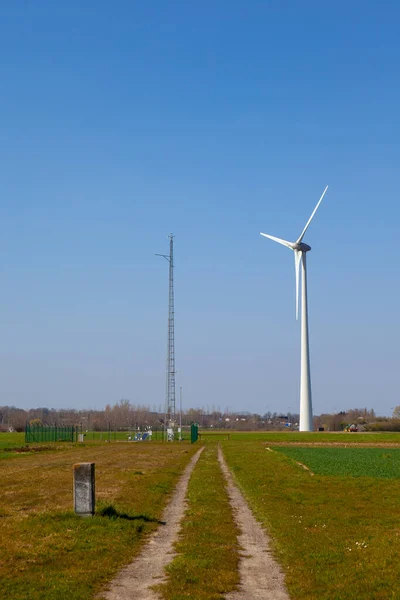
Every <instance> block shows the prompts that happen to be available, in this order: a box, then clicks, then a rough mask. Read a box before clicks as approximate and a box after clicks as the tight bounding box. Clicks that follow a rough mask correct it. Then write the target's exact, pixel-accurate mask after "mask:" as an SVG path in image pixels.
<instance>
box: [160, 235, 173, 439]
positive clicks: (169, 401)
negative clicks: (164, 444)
mask: <svg viewBox="0 0 400 600" xmlns="http://www.w3.org/2000/svg"><path fill="white" fill-rule="evenodd" d="M168 238H169V255H168V254H156V256H162V257H163V258H165V260H167V261H168V263H169V289H168V344H167V368H166V392H165V421H166V422H165V426H166V427H167V428H169V429H173V428H174V426H175V374H176V371H175V308H174V235H173V234H172V233H170V235H169V236H168Z"/></svg>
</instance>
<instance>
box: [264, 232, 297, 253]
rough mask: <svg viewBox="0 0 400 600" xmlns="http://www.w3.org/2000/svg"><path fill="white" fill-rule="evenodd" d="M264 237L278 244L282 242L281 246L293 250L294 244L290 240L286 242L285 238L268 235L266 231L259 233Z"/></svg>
mask: <svg viewBox="0 0 400 600" xmlns="http://www.w3.org/2000/svg"><path fill="white" fill-rule="evenodd" d="M260 235H263V236H264V237H266V238H268V239H270V240H273V241H274V242H278V244H282V246H286V248H290V249H291V250H293V246H294V244H293V243H292V242H287V241H286V240H281V238H277V237H274V236H273V235H268V234H267V233H260Z"/></svg>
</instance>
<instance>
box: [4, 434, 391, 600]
mask: <svg viewBox="0 0 400 600" xmlns="http://www.w3.org/2000/svg"><path fill="white" fill-rule="evenodd" d="M399 442H400V436H399V434H375V433H374V434H348V433H344V434H328V433H326V434H325V433H314V434H299V433H293V432H292V433H291V432H287V433H286V432H284V433H262V434H261V433H258V432H257V433H232V432H231V435H230V440H226V439H225V437H224V436H216V437H213V436H204V443H205V445H206V450H205V453H203V455H204V456H203V457H202V458H201V459H200V461H199V463H198V465H197V467H196V469H195V471H194V473H193V475H192V479H191V481H190V483H189V493H188V500H189V504H188V508H187V513H186V518H185V521H184V524H183V528H182V532H181V533H182V535H181V538H180V540H179V542H178V545H177V550H178V552H179V557H178V558H177V559H176V560H175V561H174V562H173V563H172V564H171V565H170V567H169V569H168V572H169V574H170V579H169V581H168V582H167V583H166V584H165V585H164V586H162V588H161V591H162V594H163V597H164V598H165V600H178V599H179V598H199V599H200V598H201V600H215V599H216V598H218V597H221V598H222V597H223V595H222V590H223V589H230V586H232V585H234V582H235V577H236V572H235V569H236V564H237V550H236V548H237V546H236V544H237V542H236V535H237V530H236V526H235V524H234V522H233V520H232V515H231V514H230V511H229V506H228V504H227V500H226V493H225V488H224V486H223V483H222V478H221V473H220V471H219V467H218V465H217V463H216V458H215V456H216V454H215V453H216V448H217V445H218V444H220V445H221V447H222V449H223V452H224V454H225V456H226V459H227V462H228V464H229V465H230V468H231V470H232V472H233V475H234V477H235V479H236V482H237V483H238V485H239V486H240V488H241V489H242V491H243V493H244V495H245V496H246V498H247V499H248V502H249V504H250V506H251V507H252V509H253V512H254V513H255V515H256V516H257V518H258V519H259V520H260V522H261V523H262V524H263V525H264V526H265V527H266V528H267V530H268V532H269V533H270V535H271V536H272V545H273V549H274V553H275V555H276V557H277V559H278V561H279V562H280V564H281V565H282V566H283V569H284V571H285V574H286V582H287V586H288V589H289V592H290V595H291V598H293V600H356V599H357V600H375V599H376V600H383V599H391V600H393V599H400V560H399V550H398V548H399V543H400V525H399V523H400V477H399V475H400V469H399V465H400V448H397V447H394V446H395V445H396V444H398V443H399ZM366 444H367V445H366ZM24 445H25V444H24V437H23V434H0V457H2V456H6V457H7V459H6V460H1V461H0V469H1V481H2V485H1V488H0V526H1V536H0V581H1V584H2V587H1V594H2V595H4V597H8V598H12V600H25V599H26V598H29V599H32V600H55V599H57V600H60V598H61V599H62V598H64V597H65V598H67V597H68V598H69V599H71V600H89V599H91V600H93V599H94V597H95V595H96V593H97V592H98V591H99V590H100V589H101V587H102V585H103V584H104V583H106V582H107V581H109V580H110V579H111V578H112V577H113V575H114V574H115V573H116V572H117V571H118V569H119V568H120V567H121V566H122V565H124V564H127V563H129V562H130V560H131V559H132V557H133V556H134V555H135V554H137V553H138V552H139V550H140V547H141V544H142V543H143V539H144V536H145V535H147V534H148V533H150V532H151V531H152V530H153V529H154V528H155V527H157V526H158V519H160V517H161V514H162V508H163V506H164V504H165V502H166V500H167V498H168V495H169V494H170V492H171V490H172V488H173V486H174V484H175V482H176V481H177V478H178V477H179V474H180V473H181V472H182V471H183V469H184V467H185V465H186V464H187V463H188V461H189V459H190V457H191V455H192V454H193V452H194V451H195V450H196V449H197V447H198V444H197V445H196V444H195V445H193V446H191V445H190V444H188V443H186V442H183V443H173V444H167V443H161V442H148V443H147V442H144V443H136V444H135V443H121V442H119V443H118V441H116V443H105V442H104V441H103V442H102V441H101V440H99V439H97V440H96V439H95V440H93V441H91V440H90V439H89V440H86V441H85V444H68V443H60V444H55V445H49V446H47V445H43V448H44V450H43V451H41V452H40V451H37V449H36V451H34V452H28V453H20V454H15V453H14V452H10V451H7V448H10V447H12V448H16V447H18V446H24ZM373 445H376V447H373ZM266 446H268V447H269V448H270V449H271V450H272V451H268V450H267V449H266ZM83 461H89V462H92V461H93V462H95V463H96V496H97V499H98V503H97V510H96V516H95V517H94V518H92V519H81V518H78V517H76V516H75V515H74V513H73V511H72V465H73V464H74V463H76V462H83ZM299 462H300V463H303V464H304V465H306V466H307V467H308V468H309V469H310V470H311V472H312V473H313V474H311V473H310V471H306V470H304V469H303V468H301V466H299V464H298V463H299ZM110 507H111V508H110ZM107 508H108V510H106V511H105V513H106V514H108V515H109V516H108V517H106V516H102V511H103V509H107ZM216 531H218V535H215V532H216ZM227 553H228V554H227ZM228 555H229V559H228ZM222 574H223V576H222ZM220 575H221V578H222V579H221V582H223V585H222V583H221V585H222V587H218V585H219V584H218V581H219V579H218V578H219V576H220ZM177 581H179V586H177ZM218 594H219V595H218Z"/></svg>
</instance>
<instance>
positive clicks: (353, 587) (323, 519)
mask: <svg viewBox="0 0 400 600" xmlns="http://www.w3.org/2000/svg"><path fill="white" fill-rule="evenodd" d="M356 437H357V436H354V438H356ZM354 438H353V439H354ZM223 449H224V452H225V455H226V457H227V460H228V463H229V465H230V467H231V469H232V470H233V473H234V475H235V478H236V480H237V482H238V484H239V486H240V487H241V489H242V491H243V492H244V494H245V495H246V497H247V499H248V501H249V504H250V505H251V507H252V508H253V511H254V512H255V514H256V516H257V518H258V519H259V520H260V521H261V523H262V524H263V525H264V526H265V527H266V528H267V529H268V531H269V532H270V533H271V535H272V538H273V547H274V551H275V554H276V557H277V559H278V561H279V562H280V563H281V564H282V565H283V567H284V569H285V572H286V582H287V585H288V589H289V592H290V594H291V597H292V598H293V599H296V600H342V599H345V600H353V599H354V600H356V599H357V600H360V599H365V600H372V599H393V598H400V562H399V550H398V548H399V537H400V526H399V522H400V480H399V478H398V477H396V476H395V477H393V478H384V477H382V476H378V477H376V476H371V472H372V471H374V470H373V469H369V465H368V463H367V461H364V462H363V470H364V474H363V475H360V474H359V473H358V476H357V478H355V477H354V476H353V475H354V470H355V469H356V468H357V459H356V454H354V455H353V459H349V460H347V458H348V457H349V456H351V453H352V452H356V453H360V452H366V451H367V452H368V451H369V450H373V452H372V453H371V454H370V455H371V456H375V458H376V457H377V456H379V455H380V454H382V449H381V448H379V449H378V451H377V452H375V454H374V450H375V449H370V448H352V447H351V448H332V447H329V448H319V447H315V448H305V449H304V448H303V449H302V448H298V447H297V446H296V447H295V448H293V447H284V448H281V447H279V448H278V447H277V448H276V450H278V451H272V452H269V451H267V450H266V448H265V444H260V443H258V444H255V443H249V442H244V443H242V444H237V443H234V442H226V443H225V444H224V446H223ZM321 450H324V452H325V451H327V452H328V455H329V456H330V457H332V456H334V452H335V451H337V450H339V451H342V450H344V451H345V452H344V453H342V452H340V456H341V457H342V465H346V463H347V464H348V465H352V469H353V473H351V475H352V476H351V477H349V476H348V475H349V474H350V473H347V474H343V473H340V475H339V474H332V473H331V471H332V470H333V467H332V466H331V467H330V468H328V467H327V466H325V465H324V459H323V457H324V456H326V454H324V453H323V452H321ZM306 451H307V452H306ZM392 452H393V450H386V449H385V454H389V453H390V454H391V453H392ZM314 453H315V454H314ZM346 453H347V458H346ZM288 455H290V457H289V456H288ZM300 456H301V457H302V458H303V460H301V461H300V462H305V463H306V464H307V466H309V467H310V468H311V469H312V468H313V467H314V468H315V470H316V471H318V468H320V469H321V470H325V474H323V475H319V474H316V475H314V476H312V475H311V474H310V472H308V471H305V470H303V469H302V468H300V467H299V466H298V465H297V463H296V462H295V461H296V460H299V457H300ZM366 456H367V455H364V457H366ZM395 456H396V460H397V452H396V453H395ZM337 457H338V454H336V462H337V463H338V462H340V461H338V460H337ZM382 460H384V459H382ZM388 460H390V459H388ZM334 462H335V461H333V463H334ZM333 463H332V460H331V465H332V464H333ZM339 470H340V469H339ZM343 470H344V469H342V471H343ZM348 471H351V469H350V468H349V469H348ZM376 472H377V471H376V469H375V474H376ZM368 475H369V476H368Z"/></svg>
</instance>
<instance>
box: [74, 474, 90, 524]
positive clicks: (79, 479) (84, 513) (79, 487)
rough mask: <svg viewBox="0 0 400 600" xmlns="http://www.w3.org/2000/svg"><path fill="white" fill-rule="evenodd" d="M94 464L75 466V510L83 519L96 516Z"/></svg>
mask: <svg viewBox="0 0 400 600" xmlns="http://www.w3.org/2000/svg"><path fill="white" fill-rule="evenodd" d="M94 505H95V496H94V463H79V464H77V465H74V510H75V513H76V514H77V515H80V516H81V517H91V516H93V515H94Z"/></svg>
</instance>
